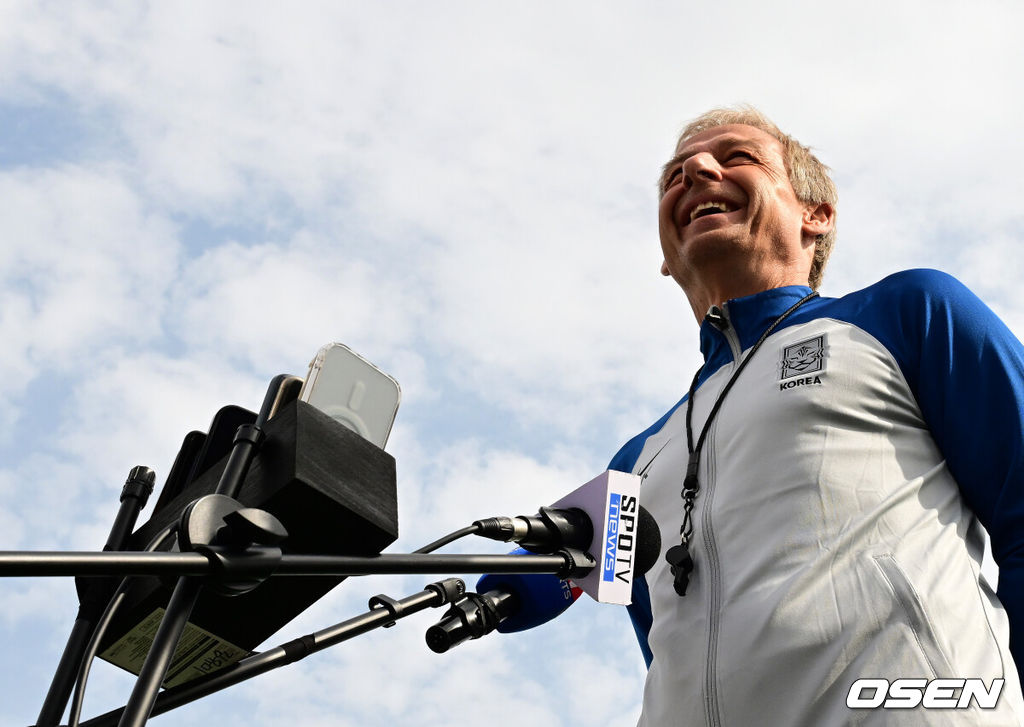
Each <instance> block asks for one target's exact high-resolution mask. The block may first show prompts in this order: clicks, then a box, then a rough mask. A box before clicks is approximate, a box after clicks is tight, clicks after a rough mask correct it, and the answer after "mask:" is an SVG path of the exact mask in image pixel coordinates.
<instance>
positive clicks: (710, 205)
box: [690, 200, 735, 222]
mask: <svg viewBox="0 0 1024 727" xmlns="http://www.w3.org/2000/svg"><path fill="white" fill-rule="evenodd" d="M707 209H714V210H717V211H718V212H732V211H733V210H734V209H735V207H733V206H732V205H731V204H729V203H728V202H721V201H717V200H716V201H712V202H701V203H700V204H699V205H697V206H696V207H694V208H693V211H692V212H690V222H693V221H694V219H696V217H697V215H699V214H700V213H701V212H702V211H704V210H707Z"/></svg>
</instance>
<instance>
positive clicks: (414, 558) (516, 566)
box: [0, 548, 594, 579]
mask: <svg viewBox="0 0 1024 727" xmlns="http://www.w3.org/2000/svg"><path fill="white" fill-rule="evenodd" d="M250 550H251V551H253V552H252V553H250V554H247V555H245V556H244V557H242V558H239V559H238V560H237V561H231V560H230V559H229V560H228V561H227V562H228V563H229V565H228V566H227V568H225V567H224V565H223V561H219V562H218V563H217V564H216V565H214V564H213V563H211V560H210V558H208V557H207V556H205V555H203V554H201V553H143V552H119V553H97V552H59V551H57V552H44V551H3V552H0V577H26V576H79V575H93V576H96V575H117V576H127V575H153V576H161V575H163V576H167V575H169V576H175V575H177V576H205V575H212V574H216V575H224V576H226V577H227V578H229V579H230V578H232V577H235V576H239V577H244V576H246V575H251V574H258V573H260V572H262V571H263V570H264V569H265V567H266V566H265V564H266V559H264V558H261V557H260V555H259V551H260V549H259V548H252V549H250ZM269 550H270V549H268V552H269ZM269 557H270V556H268V558H269ZM570 560H571V559H570V558H569V557H568V556H566V555H563V554H560V553H556V554H554V555H508V554H495V555H459V554H449V553H440V554H417V553H411V554H394V555H390V554H381V555H375V556H371V557H359V556H348V555H285V556H282V557H281V559H280V562H279V564H278V566H277V569H276V570H275V571H274V574H273V576H272V577H279V576H325V575H334V576H362V575H409V574H444V573H554V574H560V573H562V572H563V571H565V570H566V568H567V567H569V561H570ZM593 565H594V562H593V561H592V560H591V561H590V563H589V566H591V567H592V566H593Z"/></svg>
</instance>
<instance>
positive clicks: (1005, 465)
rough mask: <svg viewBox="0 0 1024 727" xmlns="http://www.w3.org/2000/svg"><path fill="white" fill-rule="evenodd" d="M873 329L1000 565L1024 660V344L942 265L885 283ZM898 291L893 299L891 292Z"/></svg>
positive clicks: (1020, 663)
mask: <svg viewBox="0 0 1024 727" xmlns="http://www.w3.org/2000/svg"><path fill="white" fill-rule="evenodd" d="M879 285H880V286H883V288H887V289H888V292H885V293H884V297H885V298H886V299H889V301H890V303H889V305H887V306H882V307H881V308H882V309H888V313H887V315H886V316H885V317H886V318H887V319H888V320H887V321H878V322H877V324H876V325H877V331H872V333H873V334H875V335H876V337H879V338H880V340H882V339H886V340H882V343H883V344H884V345H885V346H886V347H887V348H889V350H890V351H892V352H893V354H894V355H895V356H896V358H897V360H898V362H899V364H900V367H901V369H902V370H903V374H904V376H905V378H906V379H907V383H908V384H909V385H910V388H911V390H912V391H913V393H914V396H915V397H916V398H917V402H918V405H919V406H920V407H921V412H922V414H923V416H924V419H925V422H926V423H927V424H928V427H929V429H930V430H931V432H932V436H933V437H934V438H935V441H936V443H937V444H938V446H939V449H940V450H941V451H942V453H943V456H944V457H945V459H946V463H947V466H948V467H949V470H950V472H951V473H952V474H953V477H954V478H955V479H956V481H957V483H958V484H959V486H960V491H961V493H962V495H963V497H964V500H965V502H966V503H967V505H968V506H969V507H970V508H971V509H972V510H973V511H974V513H975V514H976V515H977V516H978V519H979V521H980V522H981V523H982V525H984V526H985V528H986V530H987V531H988V533H989V537H990V538H991V541H992V555H993V557H994V558H995V561H996V563H997V565H998V566H999V588H998V595H999V599H1000V601H1001V602H1002V604H1003V607H1004V608H1005V609H1006V613H1007V616H1008V617H1009V622H1010V650H1011V652H1012V653H1013V657H1014V660H1015V661H1016V663H1017V667H1018V671H1022V667H1024V348H1022V346H1021V343H1020V341H1018V340H1017V338H1016V337H1015V336H1014V335H1013V333H1011V332H1010V330H1009V329H1008V328H1007V327H1006V325H1005V324H1004V323H1003V322H1002V321H1001V320H1000V319H999V318H998V317H997V316H996V315H995V313H993V312H992V311H991V310H990V309H989V308H988V307H987V306H986V305H985V304H984V303H982V302H981V300H979V299H978V298H977V296H975V295H974V294H973V293H972V292H971V291H970V290H968V289H967V288H966V287H964V286H963V285H962V284H961V283H959V282H958V281H957V280H955V279H954V278H952V277H950V276H948V275H945V274H944V273H939V272H937V271H934V270H913V271H908V272H906V273H901V274H898V275H896V276H892V277H890V278H887V279H886V280H884V281H882V283H880V284H879ZM890 296H891V298H890Z"/></svg>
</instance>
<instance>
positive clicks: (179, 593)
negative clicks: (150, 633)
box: [118, 578, 202, 727]
mask: <svg viewBox="0 0 1024 727" xmlns="http://www.w3.org/2000/svg"><path fill="white" fill-rule="evenodd" d="M201 589H202V582H201V581H200V580H199V579H196V578H180V579H178V584H177V585H176V586H175V587H174V593H172V594H171V600H170V601H169V602H168V604H167V611H166V612H165V613H164V618H163V620H162V621H161V622H160V628H159V629H157V632H156V636H154V637H153V645H152V646H150V647H149V653H148V654H147V655H146V661H145V662H144V663H143V665H142V671H141V672H139V678H138V679H137V680H136V681H135V687H134V688H133V689H132V693H131V696H130V697H129V698H128V704H127V705H125V708H124V713H123V714H122V715H121V721H120V722H119V723H118V725H119V727H143V726H144V725H145V724H146V720H148V719H149V715H150V712H152V711H153V704H154V703H155V702H156V698H157V694H158V693H159V692H160V685H161V684H162V683H163V681H164V677H165V676H167V669H168V667H170V665H171V659H172V658H173V656H174V650H175V649H176V648H177V646H178V641H179V640H180V639H181V634H182V632H183V631H184V630H185V625H186V624H187V623H188V617H189V616H190V615H191V614H192V607H193V606H195V604H196V599H198V598H199V591H200V590H201Z"/></svg>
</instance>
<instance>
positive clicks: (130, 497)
mask: <svg viewBox="0 0 1024 727" xmlns="http://www.w3.org/2000/svg"><path fill="white" fill-rule="evenodd" d="M155 481H156V473H154V472H153V470H151V469H150V468H149V467H144V466H142V465H138V466H135V467H132V469H131V471H130V472H129V473H128V479H127V480H125V483H124V487H123V488H121V504H120V506H119V507H118V511H117V515H116V516H115V517H114V523H113V525H112V526H111V528H110V534H109V535H108V536H107V542H106V544H105V545H104V546H103V550H104V551H105V552H109V551H117V550H121V549H122V548H123V547H124V546H125V543H126V542H127V540H128V536H129V535H130V534H131V532H132V529H134V527H135V522H136V520H137V519H138V517H139V512H140V511H141V510H142V508H144V507H145V506H146V501H147V500H148V499H149V496H150V495H151V494H152V493H153V484H154V482H155ZM90 586H91V588H90ZM101 588H102V587H101V586H99V584H84V585H82V584H80V590H79V600H80V602H81V605H80V606H79V609H78V615H77V616H76V617H75V623H74V625H73V626H72V627H71V635H70V636H68V642H67V644H66V645H65V646H64V653H63V654H61V657H60V662H59V663H58V664H57V670H56V671H55V672H54V674H53V681H52V682H50V688H49V689H48V690H47V692H46V697H45V699H44V700H43V706H42V708H41V709H40V710H39V717H38V718H37V719H36V725H37V727H56V725H57V724H59V723H60V718H61V715H63V714H64V709H65V708H66V707H67V704H68V698H69V697H70V696H71V690H72V689H73V688H74V686H75V679H76V676H77V674H78V669H79V667H80V666H81V662H82V655H83V654H84V653H85V649H86V647H87V646H88V644H89V639H90V637H91V636H92V632H93V630H94V629H95V628H96V620H97V619H98V618H99V616H100V614H101V613H102V612H103V609H104V607H105V606H106V602H105V601H104V600H103V597H98V596H97V592H98V591H100V590H101ZM106 595H109V594H106Z"/></svg>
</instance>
